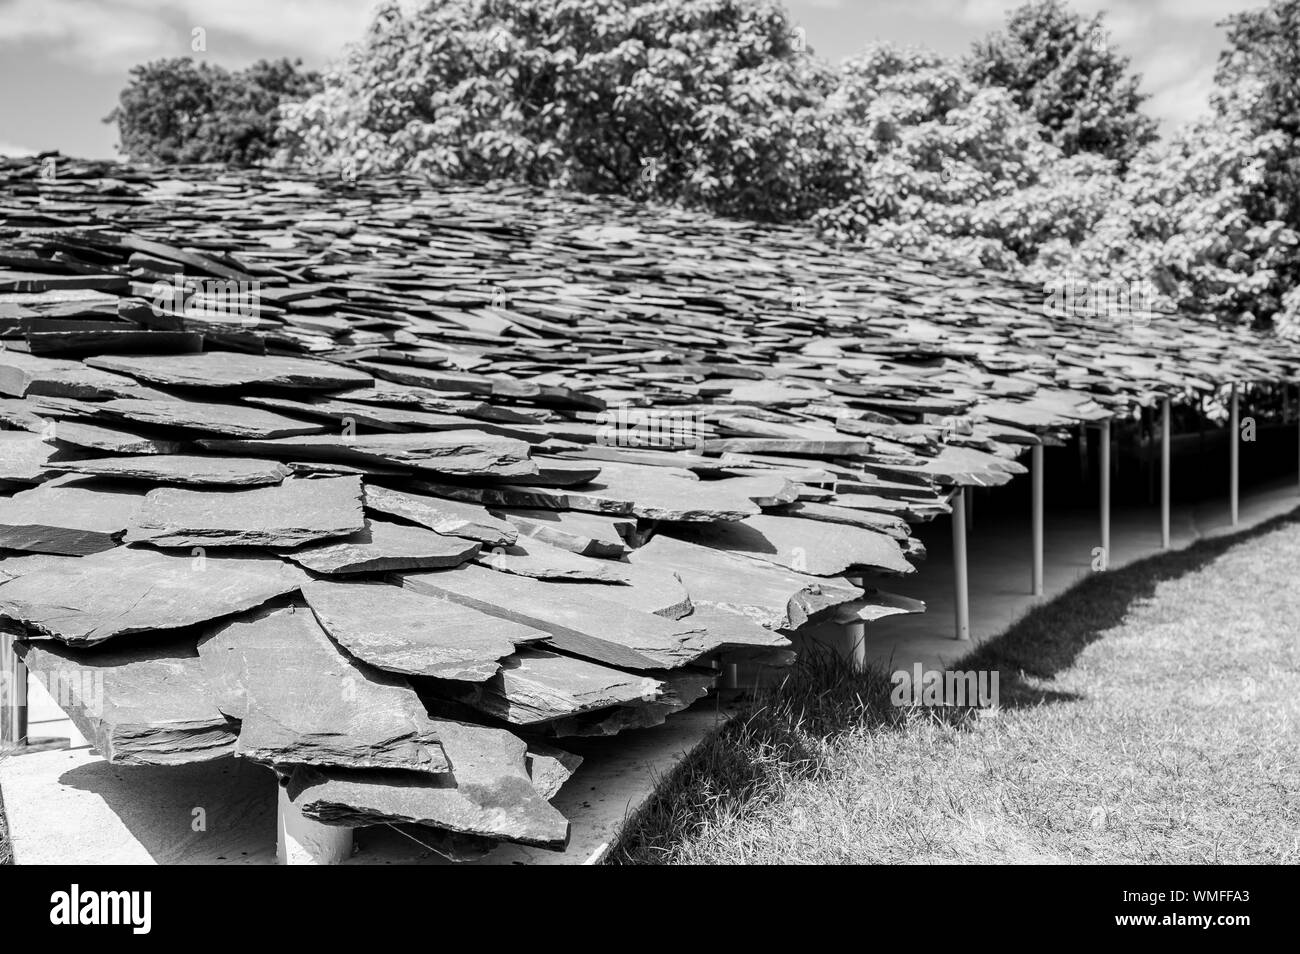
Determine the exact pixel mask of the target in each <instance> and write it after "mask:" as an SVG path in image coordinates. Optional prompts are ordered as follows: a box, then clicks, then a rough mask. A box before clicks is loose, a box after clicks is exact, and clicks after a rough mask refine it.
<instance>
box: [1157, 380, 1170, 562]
mask: <svg viewBox="0 0 1300 954" xmlns="http://www.w3.org/2000/svg"><path fill="white" fill-rule="evenodd" d="M1163 412H1164V413H1162V414H1161V415H1160V545H1161V546H1162V547H1164V548H1165V549H1166V550H1168V549H1169V470H1170V463H1169V461H1170V448H1169V440H1170V435H1171V434H1172V433H1173V422H1172V419H1171V415H1172V414H1173V409H1172V402H1171V401H1170V400H1169V398H1165V402H1164V408H1163Z"/></svg>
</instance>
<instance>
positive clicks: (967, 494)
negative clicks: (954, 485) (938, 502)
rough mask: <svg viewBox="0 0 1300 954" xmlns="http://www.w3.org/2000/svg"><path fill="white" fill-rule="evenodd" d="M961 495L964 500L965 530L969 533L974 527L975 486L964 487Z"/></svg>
mask: <svg viewBox="0 0 1300 954" xmlns="http://www.w3.org/2000/svg"><path fill="white" fill-rule="evenodd" d="M961 496H962V499H963V500H965V501H966V532H967V533H971V532H972V531H974V529H975V488H974V487H968V488H966V490H964V491H962V495H961Z"/></svg>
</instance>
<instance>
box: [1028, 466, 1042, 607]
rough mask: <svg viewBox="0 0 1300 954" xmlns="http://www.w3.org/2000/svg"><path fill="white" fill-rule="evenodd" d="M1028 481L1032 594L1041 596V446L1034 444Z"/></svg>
mask: <svg viewBox="0 0 1300 954" xmlns="http://www.w3.org/2000/svg"><path fill="white" fill-rule="evenodd" d="M1030 480H1031V481H1032V491H1033V492H1032V497H1033V503H1032V511H1033V516H1032V517H1031V522H1032V524H1033V534H1034V573H1033V591H1032V592H1033V594H1034V595H1035V596H1042V595H1043V445H1042V444H1035V445H1034V447H1033V450H1032V451H1031V457H1030Z"/></svg>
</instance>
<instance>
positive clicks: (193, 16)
mask: <svg viewBox="0 0 1300 954" xmlns="http://www.w3.org/2000/svg"><path fill="white" fill-rule="evenodd" d="M1021 2H1022V0H786V2H785V6H786V9H787V10H789V11H790V15H791V19H792V21H793V22H794V23H796V24H798V25H800V26H801V27H802V28H803V30H804V31H805V35H806V39H807V42H808V44H809V46H810V47H812V48H813V49H814V50H815V51H816V52H817V53H818V54H820V55H821V56H823V57H826V58H827V59H831V60H839V59H842V58H843V57H845V56H850V55H852V54H854V53H856V52H858V51H859V50H860V49H861V48H862V47H863V46H864V45H866V44H868V43H872V42H875V41H880V40H887V41H891V42H895V43H901V44H909V45H921V46H928V47H930V48H932V49H935V50H938V51H939V52H941V53H945V54H950V55H961V54H963V53H965V52H966V51H967V50H968V49H969V48H970V45H971V43H972V42H973V41H975V40H976V39H979V38H980V37H982V36H984V35H985V34H987V33H989V32H990V31H992V30H995V29H997V28H999V27H1000V26H1001V24H1002V23H1003V21H1004V19H1005V15H1006V12H1007V11H1008V10H1010V9H1013V8H1014V7H1016V6H1019V5H1020V3H1021ZM1070 3H1071V5H1072V6H1073V7H1074V8H1075V9H1076V10H1078V11H1080V12H1082V13H1086V14H1089V15H1090V14H1092V13H1095V12H1097V11H1105V13H1106V22H1107V27H1108V29H1109V33H1110V40H1111V42H1112V43H1113V44H1114V45H1115V46H1117V47H1118V48H1119V49H1120V51H1121V52H1123V53H1124V54H1126V55H1128V56H1130V57H1131V58H1132V60H1133V64H1134V68H1135V69H1136V70H1137V71H1138V72H1139V73H1141V74H1142V76H1143V84H1142V88H1143V91H1144V92H1146V93H1148V94H1150V96H1151V99H1150V100H1149V101H1148V102H1147V104H1146V108H1147V110H1148V112H1150V113H1151V114H1152V115H1153V116H1156V117H1157V118H1158V119H1159V120H1160V121H1161V124H1162V126H1163V127H1164V128H1166V129H1168V128H1170V127H1172V126H1174V125H1177V124H1179V123H1181V122H1184V121H1186V120H1189V119H1191V118H1193V117H1194V116H1196V115H1197V114H1199V113H1200V112H1202V111H1203V110H1204V109H1205V108H1206V106H1207V104H1208V96H1209V92H1210V88H1211V85H1212V78H1213V75H1214V66H1215V62H1216V60H1217V58H1218V53H1219V50H1220V49H1221V48H1222V46H1223V31H1222V30H1221V29H1220V28H1219V27H1218V26H1216V24H1217V23H1218V22H1219V21H1221V20H1222V19H1223V18H1224V17H1225V16H1227V15H1228V14H1231V13H1234V12H1238V11H1241V10H1246V9H1252V8H1255V7H1258V6H1261V5H1262V4H1263V0H1070ZM374 6H375V2H374V0H0V154H5V153H9V154H14V153H25V152H39V151H42V150H46V149H58V150H60V151H61V152H63V153H64V154H65V155H73V156H82V157H86V158H111V157H113V156H115V155H116V142H117V137H116V130H115V128H114V127H112V126H110V125H107V124H105V123H103V122H102V121H101V120H102V119H103V117H104V116H106V115H107V114H108V113H109V111H110V110H112V108H113V106H114V105H115V103H116V101H117V94H118V92H119V91H120V90H121V89H122V87H123V86H125V85H126V82H127V71H128V70H129V69H130V67H131V66H133V65H135V64H137V63H142V62H146V61H148V60H153V59H158V58H162V57H174V56H193V57H195V58H196V59H200V58H203V59H207V60H209V61H211V62H213V63H217V64H220V65H222V66H225V67H229V68H239V67H243V66H247V65H248V64H249V63H252V62H253V61H255V60H258V59H261V58H263V57H280V56H288V57H294V58H301V59H302V60H303V62H304V64H305V65H306V66H308V67H313V68H321V67H324V66H326V65H327V64H328V63H329V62H330V61H331V60H332V59H334V58H336V57H337V56H338V55H339V53H340V51H341V50H342V49H343V47H344V45H345V44H347V43H349V42H351V41H353V40H355V39H357V38H358V37H359V36H360V35H361V33H362V31H363V30H364V27H365V25H366V23H367V22H368V21H369V18H370V14H371V11H372V10H373V8H374ZM196 31H200V32H198V33H197V34H196ZM196 37H197V38H198V39H199V40H201V42H202V46H204V47H205V49H201V50H195V49H194V47H195V45H196V43H197V40H196Z"/></svg>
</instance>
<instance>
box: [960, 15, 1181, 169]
mask: <svg viewBox="0 0 1300 954" xmlns="http://www.w3.org/2000/svg"><path fill="white" fill-rule="evenodd" d="M967 69H968V70H969V71H970V75H971V77H972V78H973V79H974V80H975V81H976V82H977V83H979V84H980V85H983V86H1001V87H1004V88H1006V89H1008V90H1010V91H1011V95H1012V98H1013V99H1014V101H1015V103H1016V105H1018V106H1019V107H1020V108H1021V109H1023V110H1024V111H1025V112H1026V113H1028V114H1029V115H1030V116H1032V117H1034V118H1035V119H1036V120H1037V121H1038V122H1039V124H1040V125H1041V126H1042V127H1043V129H1044V131H1045V135H1046V136H1047V138H1048V140H1049V141H1050V142H1052V143H1054V144H1055V145H1057V146H1059V147H1060V149H1061V151H1062V152H1063V153H1064V154H1065V155H1067V156H1073V155H1075V154H1077V153H1080V152H1093V153H1098V154H1100V155H1102V156H1105V157H1107V158H1109V159H1114V160H1116V161H1117V162H1118V163H1119V164H1120V166H1121V168H1122V167H1123V166H1124V165H1126V164H1127V163H1128V162H1129V161H1130V160H1131V159H1132V158H1133V156H1134V155H1136V154H1137V152H1138V150H1139V149H1141V148H1142V146H1144V145H1146V144H1147V143H1149V142H1151V141H1152V140H1153V139H1154V138H1155V135H1156V123H1155V120H1153V119H1151V118H1150V117H1148V116H1146V115H1144V114H1143V113H1142V112H1141V106H1142V103H1143V101H1144V100H1145V99H1146V97H1145V96H1143V95H1142V94H1141V93H1139V92H1138V84H1139V82H1140V77H1138V76H1137V75H1135V74H1133V73H1131V72H1130V62H1129V59H1128V57H1125V56H1121V55H1119V54H1118V53H1117V52H1116V51H1115V50H1114V49H1113V48H1112V46H1111V45H1110V43H1109V41H1108V39H1107V36H1106V31H1105V24H1104V17H1103V16H1102V15H1101V14H1097V15H1096V16H1094V17H1092V18H1091V19H1090V20H1085V19H1083V18H1082V17H1081V16H1079V15H1078V14H1077V13H1074V12H1073V11H1071V10H1070V9H1068V8H1067V7H1066V6H1065V5H1064V3H1063V2H1062V0H1034V2H1032V3H1027V4H1025V5H1024V6H1022V7H1019V8H1017V9H1016V10H1014V11H1012V12H1011V14H1010V15H1009V16H1008V18H1007V25H1006V29H1005V30H1004V31H1003V32H1001V33H995V34H993V35H991V36H989V37H988V38H987V39H985V40H982V41H980V42H977V43H976V44H975V46H974V49H973V50H972V53H971V56H970V57H969V59H968V60H967Z"/></svg>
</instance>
